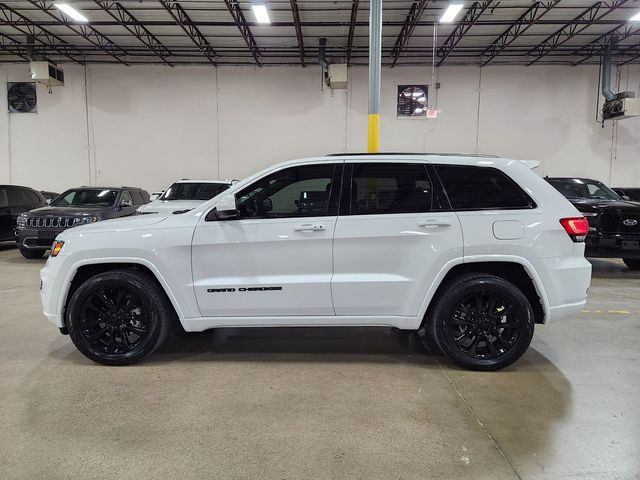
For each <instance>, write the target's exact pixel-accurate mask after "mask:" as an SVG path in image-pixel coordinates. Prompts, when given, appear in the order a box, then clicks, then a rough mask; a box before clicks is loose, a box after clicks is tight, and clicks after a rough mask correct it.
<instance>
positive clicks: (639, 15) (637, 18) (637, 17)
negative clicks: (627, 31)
mask: <svg viewBox="0 0 640 480" xmlns="http://www.w3.org/2000/svg"><path fill="white" fill-rule="evenodd" d="M629 21H630V22H640V12H638V13H636V14H635V15H634V16H633V17H631V18H630V19H629Z"/></svg>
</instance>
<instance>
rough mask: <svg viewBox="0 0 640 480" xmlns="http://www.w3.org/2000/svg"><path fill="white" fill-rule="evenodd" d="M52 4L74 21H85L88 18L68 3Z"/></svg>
mask: <svg viewBox="0 0 640 480" xmlns="http://www.w3.org/2000/svg"><path fill="white" fill-rule="evenodd" d="M54 6H55V7H56V8H57V9H58V10H60V11H61V12H63V13H66V14H67V15H69V16H70V17H71V18H73V19H74V20H75V21H76V22H83V23H87V22H88V21H89V19H88V18H87V17H85V16H84V15H82V14H81V13H80V12H79V11H77V10H76V9H75V8H73V7H72V6H71V5H69V4H68V3H54Z"/></svg>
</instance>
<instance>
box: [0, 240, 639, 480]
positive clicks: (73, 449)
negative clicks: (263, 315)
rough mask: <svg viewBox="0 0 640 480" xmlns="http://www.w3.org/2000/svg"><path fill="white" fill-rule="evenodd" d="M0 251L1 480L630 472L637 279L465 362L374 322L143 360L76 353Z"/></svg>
mask: <svg viewBox="0 0 640 480" xmlns="http://www.w3.org/2000/svg"><path fill="white" fill-rule="evenodd" d="M43 263H44V262H43V261H27V260H25V259H23V258H22V257H21V256H20V254H19V253H18V252H17V250H15V249H14V248H11V247H10V246H0V308H1V313H0V405H1V408H0V479H41V478H42V479H70V478H82V479H90V478H107V477H108V478H118V479H125V478H136V479H139V478H180V479H181V480H186V479H192V478H193V479H196V478H197V479H200V478H220V479H312V478H313V479H340V480H344V479H352V478H353V479H367V480H370V479H385V480H386V479H427V478H428V479H440V478H442V479H451V478H468V479H518V478H520V479H565V480H566V479H581V480H582V479H597V480H604V479H616V480H623V479H637V478H640V395H639V394H640V392H639V386H640V364H639V362H638V359H639V357H640V349H639V345H640V302H639V301H638V300H639V298H640V288H639V286H640V273H634V272H631V271H629V270H627V269H626V268H625V267H624V265H622V263H620V262H616V261H594V262H593V263H594V280H593V286H592V288H591V290H590V297H589V304H588V305H587V307H586V308H585V311H584V312H583V313H582V314H581V315H580V316H579V317H578V318H575V319H573V320H569V321H563V322H558V323H556V324H552V325H548V326H542V327H539V328H537V330H536V335H535V338H534V340H533V344H532V346H531V348H530V349H529V351H528V353H527V354H526V355H525V356H524V357H523V358H522V359H521V360H520V361H519V362H518V363H517V364H516V365H514V366H512V367H510V368H509V369H507V370H504V371H501V372H496V373H477V372H467V371H463V370H460V369H458V368H455V367H453V366H452V365H451V364H449V363H448V362H447V361H446V359H444V358H442V357H441V356H439V355H433V354H431V353H430V352H429V351H428V349H427V348H425V346H424V345H422V344H421V343H420V342H419V341H417V339H416V338H415V336H412V335H407V334H403V333H400V332H392V331H389V330H387V329H309V330H306V329H273V330H258V329H251V330H242V329H237V330H231V329H228V330H220V331H216V332H213V333H212V332H206V333H204V334H198V335H194V336H192V337H188V338H183V339H180V341H176V340H172V341H171V342H169V343H168V344H167V345H165V346H164V347H162V348H161V349H160V351H158V352H157V353H156V354H154V355H153V356H152V357H151V358H150V359H149V360H148V361H147V362H145V363H144V364H142V365H139V366H134V367H127V368H107V367H101V366H98V365H95V364H93V363H91V362H90V361H89V360H87V359H85V358H84V357H83V356H82V355H81V354H80V353H78V352H77V351H76V349H75V348H74V347H73V345H72V344H71V342H70V340H69V338H68V337H65V336H62V335H60V334H59V333H58V331H57V329H55V327H54V326H53V325H51V324H49V323H48V322H47V321H46V320H45V319H44V317H43V316H42V315H41V313H40V300H39V295H38V270H39V269H40V268H41V266H42V264H43Z"/></svg>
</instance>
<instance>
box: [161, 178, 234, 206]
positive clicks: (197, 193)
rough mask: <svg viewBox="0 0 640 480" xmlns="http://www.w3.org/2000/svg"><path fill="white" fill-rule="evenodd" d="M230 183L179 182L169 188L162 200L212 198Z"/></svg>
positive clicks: (203, 199)
mask: <svg viewBox="0 0 640 480" xmlns="http://www.w3.org/2000/svg"><path fill="white" fill-rule="evenodd" d="M227 188H229V185H225V184H220V183H197V182H177V183H174V184H173V185H171V186H170V187H169V188H167V191H166V192H164V193H163V194H162V197H160V200H202V201H203V202H204V201H205V200H210V199H212V198H213V197H215V196H216V195H218V194H220V193H222V192H224V191H225V190H226V189H227Z"/></svg>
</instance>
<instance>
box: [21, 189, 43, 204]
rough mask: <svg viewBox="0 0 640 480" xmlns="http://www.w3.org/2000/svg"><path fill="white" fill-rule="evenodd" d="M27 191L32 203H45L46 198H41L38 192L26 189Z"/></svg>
mask: <svg viewBox="0 0 640 480" xmlns="http://www.w3.org/2000/svg"><path fill="white" fill-rule="evenodd" d="M25 193H26V194H27V198H28V199H29V204H30V205H40V204H43V203H44V200H43V199H41V198H40V197H39V196H38V194H37V193H36V192H33V191H31V190H25Z"/></svg>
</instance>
